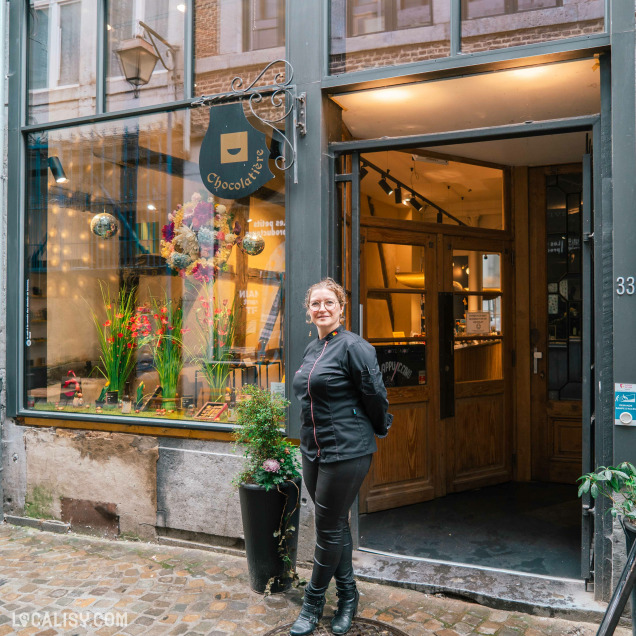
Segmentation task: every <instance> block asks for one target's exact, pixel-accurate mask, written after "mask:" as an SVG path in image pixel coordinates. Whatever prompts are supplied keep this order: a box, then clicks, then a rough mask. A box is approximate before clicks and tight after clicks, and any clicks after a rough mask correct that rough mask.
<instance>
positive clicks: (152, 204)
mask: <svg viewBox="0 0 636 636" xmlns="http://www.w3.org/2000/svg"><path fill="white" fill-rule="evenodd" d="M147 207H148V209H149V210H150V211H151V212H154V211H155V210H156V209H157V208H156V207H155V205H154V203H149V204H148V206H147Z"/></svg>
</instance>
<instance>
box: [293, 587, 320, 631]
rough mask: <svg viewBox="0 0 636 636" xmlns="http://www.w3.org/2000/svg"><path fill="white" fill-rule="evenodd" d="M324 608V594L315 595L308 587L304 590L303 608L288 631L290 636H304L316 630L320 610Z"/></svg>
mask: <svg viewBox="0 0 636 636" xmlns="http://www.w3.org/2000/svg"><path fill="white" fill-rule="evenodd" d="M324 607H325V594H324V592H323V593H322V594H316V593H315V592H313V591H312V589H311V588H310V586H309V585H308V586H307V587H306V588H305V598H304V599H303V607H302V609H301V610H300V615H299V616H298V618H297V619H296V622H295V623H294V624H293V625H292V627H291V629H290V630H289V634H290V636H306V634H311V633H313V631H314V630H315V629H316V627H317V625H318V622H319V621H320V619H321V618H322V610H323V608H324Z"/></svg>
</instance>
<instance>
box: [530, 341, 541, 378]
mask: <svg viewBox="0 0 636 636" xmlns="http://www.w3.org/2000/svg"><path fill="white" fill-rule="evenodd" d="M532 358H533V363H534V374H535V375H537V373H539V360H541V358H543V353H541V351H539V350H538V349H537V348H536V347H535V348H534V353H533V354H532Z"/></svg>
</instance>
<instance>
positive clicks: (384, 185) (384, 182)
mask: <svg viewBox="0 0 636 636" xmlns="http://www.w3.org/2000/svg"><path fill="white" fill-rule="evenodd" d="M378 185H379V186H380V187H381V188H382V189H383V190H384V192H385V194H386V195H387V196H389V197H390V196H391V195H392V194H393V188H392V187H391V186H390V185H389V184H388V183H387V180H386V179H385V178H384V177H382V178H381V179H380V180H379V181H378Z"/></svg>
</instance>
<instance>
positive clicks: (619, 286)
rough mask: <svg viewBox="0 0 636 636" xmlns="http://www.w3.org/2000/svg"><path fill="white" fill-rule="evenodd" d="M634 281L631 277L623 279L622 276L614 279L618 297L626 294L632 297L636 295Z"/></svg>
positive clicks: (635, 281) (635, 283)
mask: <svg viewBox="0 0 636 636" xmlns="http://www.w3.org/2000/svg"><path fill="white" fill-rule="evenodd" d="M635 285H636V280H635V279H634V277H633V276H628V277H627V278H625V277H624V276H619V277H618V278H617V279H616V293H617V294H618V295H619V296H623V295H625V294H627V295H628V296H633V295H634V294H635V293H636V286H635Z"/></svg>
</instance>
